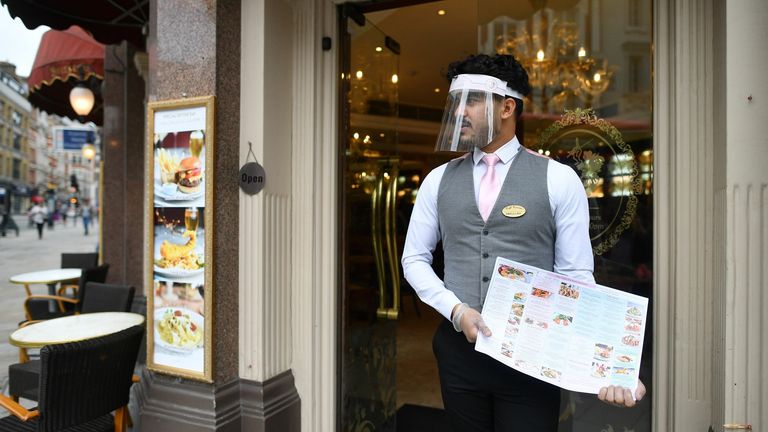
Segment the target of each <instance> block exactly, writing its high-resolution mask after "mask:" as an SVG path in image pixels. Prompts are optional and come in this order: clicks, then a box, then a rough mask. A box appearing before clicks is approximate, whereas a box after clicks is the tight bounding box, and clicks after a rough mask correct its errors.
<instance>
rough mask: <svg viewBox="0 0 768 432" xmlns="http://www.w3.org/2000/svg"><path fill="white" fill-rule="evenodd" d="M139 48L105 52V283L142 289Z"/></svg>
mask: <svg viewBox="0 0 768 432" xmlns="http://www.w3.org/2000/svg"><path fill="white" fill-rule="evenodd" d="M136 52H137V51H136V49H135V48H134V47H133V46H131V45H129V44H128V43H127V42H123V43H122V44H120V45H107V47H106V52H105V56H104V85H103V86H102V88H103V89H104V93H103V95H102V96H103V100H104V128H103V131H102V134H103V141H102V144H101V146H102V155H103V159H104V169H103V172H102V175H103V180H102V181H103V183H102V184H103V190H102V193H101V196H102V199H103V200H104V202H102V203H99V205H100V206H101V207H102V220H100V221H99V224H100V226H101V227H102V230H103V231H102V238H101V241H102V242H103V243H104V244H103V261H104V263H107V264H109V265H110V267H109V273H108V275H107V276H108V277H107V281H108V282H110V283H119V284H125V285H133V286H134V287H136V290H137V294H138V295H141V293H142V292H143V287H144V281H145V279H144V261H143V254H142V253H141V251H143V250H145V247H144V206H143V203H144V184H143V183H144V176H143V174H144V135H145V134H144V117H145V114H144V113H145V111H144V109H145V104H144V102H145V98H144V95H145V90H144V89H145V83H144V80H143V79H142V78H141V77H140V76H139V71H138V70H137V69H136V67H135V66H134V62H133V57H134V55H135V54H136Z"/></svg>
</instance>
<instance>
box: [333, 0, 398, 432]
mask: <svg viewBox="0 0 768 432" xmlns="http://www.w3.org/2000/svg"><path fill="white" fill-rule="evenodd" d="M343 10H344V11H346V12H347V13H345V14H344V15H345V16H343V17H342V19H341V21H342V29H341V30H342V31H341V34H342V44H343V45H342V48H343V49H342V67H341V70H342V73H341V89H342V91H341V98H342V100H341V106H342V115H341V118H342V125H341V132H340V153H341V160H340V162H341V169H342V176H341V183H342V184H341V185H340V186H341V203H342V209H341V214H342V222H341V223H342V226H341V233H342V239H341V250H342V254H343V259H342V269H341V274H342V278H341V302H340V303H341V305H342V313H341V323H340V335H341V339H340V340H341V351H340V352H341V356H340V364H339V368H340V376H341V380H340V387H341V388H340V394H341V404H340V405H341V406H340V410H341V413H340V416H339V419H340V420H339V421H340V423H341V425H340V429H341V430H343V431H373V430H376V431H394V430H395V414H396V403H397V392H396V380H395V377H396V375H395V374H396V366H395V365H396V362H395V360H396V358H395V356H396V320H397V318H398V315H399V304H400V301H399V296H400V292H399V291H400V280H401V273H400V265H399V256H400V252H399V250H398V249H399V247H398V243H399V242H398V238H397V227H396V225H397V224H396V217H397V216H396V214H397V213H396V203H397V196H398V178H399V177H400V176H399V171H400V157H399V153H398V138H397V132H396V128H395V126H396V124H397V114H398V64H399V53H400V48H399V45H398V43H397V42H396V41H395V40H394V39H392V38H391V37H389V36H387V35H386V34H384V33H383V32H382V31H381V30H379V29H378V28H376V26H374V25H373V24H372V23H370V22H369V21H366V20H365V17H364V16H363V15H362V14H360V13H358V12H356V11H355V10H354V9H353V8H352V7H347V8H344V9H343Z"/></svg>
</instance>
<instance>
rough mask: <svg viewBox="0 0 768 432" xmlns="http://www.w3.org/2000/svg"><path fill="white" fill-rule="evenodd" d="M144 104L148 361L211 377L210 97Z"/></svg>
mask: <svg viewBox="0 0 768 432" xmlns="http://www.w3.org/2000/svg"><path fill="white" fill-rule="evenodd" d="M147 107H148V119H147V120H148V121H147V123H148V125H149V130H148V134H147V148H148V151H147V159H148V166H149V167H152V172H151V176H150V178H149V179H148V180H147V189H148V193H149V195H150V197H149V198H150V199H149V200H148V207H149V208H148V211H150V212H151V213H150V215H149V216H150V218H149V220H150V221H151V223H150V224H149V226H148V228H147V239H148V240H149V241H148V242H147V244H148V247H147V250H146V254H147V255H148V256H149V258H150V260H149V262H151V272H150V274H151V277H150V279H149V280H148V286H154V287H155V289H154V292H153V294H152V295H150V296H149V297H148V306H149V307H148V311H147V366H148V367H149V368H150V369H152V370H154V371H156V372H161V373H166V374H169V375H175V376H181V377H185V378H191V379H196V380H200V381H207V382H211V380H212V377H213V371H212V363H213V362H212V360H211V359H212V356H213V354H212V352H211V350H212V343H211V340H212V334H213V333H212V329H211V325H210V324H211V323H212V322H213V319H212V316H211V315H212V312H213V308H212V307H211V305H212V299H213V294H214V293H213V291H214V290H213V286H212V285H213V284H212V270H211V268H212V258H213V252H212V250H211V247H212V242H211V238H212V237H211V227H212V226H213V207H212V205H213V203H212V202H210V200H211V193H210V190H209V189H211V185H212V184H213V183H212V182H213V179H212V177H213V172H212V169H211V170H208V169H207V167H208V166H209V165H210V166H211V167H212V165H213V163H212V154H213V153H212V149H213V145H214V139H213V137H214V134H213V124H214V123H213V107H214V105H213V97H211V96H207V97H199V98H189V99H182V100H175V101H161V102H151V103H149V104H148V105H147ZM207 190H208V192H206V191H207Z"/></svg>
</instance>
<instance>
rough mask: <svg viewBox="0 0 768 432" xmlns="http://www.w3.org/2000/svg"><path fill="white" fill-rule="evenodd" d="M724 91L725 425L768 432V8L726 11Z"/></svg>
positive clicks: (751, 1) (747, 1)
mask: <svg viewBox="0 0 768 432" xmlns="http://www.w3.org/2000/svg"><path fill="white" fill-rule="evenodd" d="M723 9H724V12H725V24H726V40H725V46H726V51H725V59H724V60H725V70H726V81H725V82H726V85H725V92H724V93H718V94H717V95H716V96H717V100H718V103H719V110H718V114H719V115H722V116H724V117H725V119H726V121H725V122H726V123H727V128H726V136H725V143H718V145H722V146H724V148H725V152H724V156H725V159H726V160H727V176H726V185H725V190H724V194H725V196H726V199H725V200H724V202H723V204H724V206H725V208H726V209H727V222H726V227H727V229H726V238H727V248H726V279H725V286H726V292H727V298H726V302H725V307H724V310H723V312H724V313H723V314H722V315H721V316H718V317H717V319H724V320H725V334H724V339H725V346H724V350H725V386H724V387H725V388H724V390H725V401H724V402H725V421H726V422H728V423H751V424H752V426H753V429H754V430H757V431H760V430H766V429H768V379H766V374H768V325H767V324H766V318H765V316H766V313H768V312H767V311H768V293H766V290H768V169H767V168H766V167H767V166H768V139H766V134H765V124H766V121H767V120H768V79H766V76H765V71H766V70H768V51H766V48H765V42H764V41H765V40H768V24H766V23H767V22H768V3H767V2H765V0H740V1H727V2H725V6H724V8H723Z"/></svg>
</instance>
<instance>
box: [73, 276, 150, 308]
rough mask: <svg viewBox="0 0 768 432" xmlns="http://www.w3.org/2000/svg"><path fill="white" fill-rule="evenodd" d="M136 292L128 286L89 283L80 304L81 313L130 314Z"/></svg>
mask: <svg viewBox="0 0 768 432" xmlns="http://www.w3.org/2000/svg"><path fill="white" fill-rule="evenodd" d="M135 291H136V290H135V288H134V287H132V286H127V285H112V284H104V283H98V282H88V284H87V286H86V287H85V294H84V295H83V301H82V303H80V313H94V312H130V311H131V304H132V302H133V294H134V292H135Z"/></svg>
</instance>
